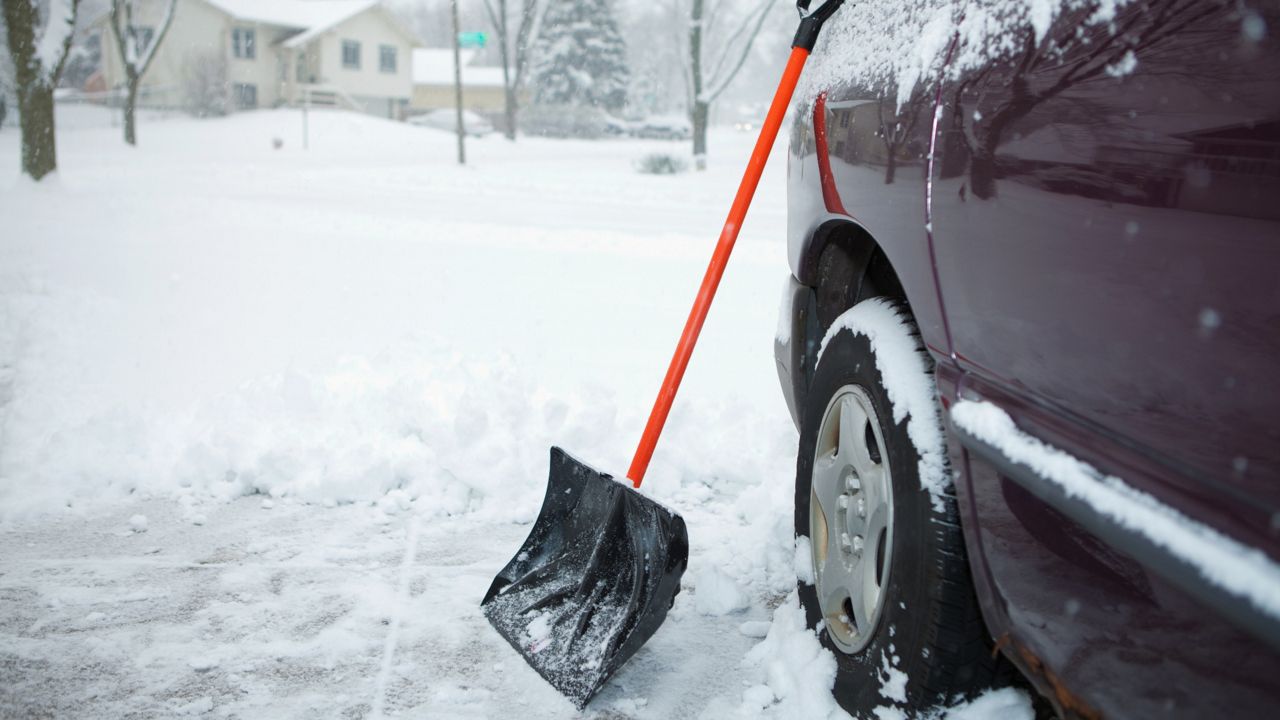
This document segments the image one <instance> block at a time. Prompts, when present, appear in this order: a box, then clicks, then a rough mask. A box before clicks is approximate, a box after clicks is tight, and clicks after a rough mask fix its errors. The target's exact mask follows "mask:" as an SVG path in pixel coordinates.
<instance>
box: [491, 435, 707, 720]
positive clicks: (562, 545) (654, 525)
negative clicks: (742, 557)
mask: <svg viewBox="0 0 1280 720" xmlns="http://www.w3.org/2000/svg"><path fill="white" fill-rule="evenodd" d="M688 562H689V534H688V532H687V531H686V530H685V526H684V520H683V519H681V517H680V516H679V515H676V514H675V513H673V512H671V511H670V510H668V509H667V508H665V507H662V506H661V505H659V504H658V503H656V502H654V501H653V500H650V499H648V498H646V497H645V496H643V495H641V494H640V493H638V492H636V491H635V490H633V489H632V488H630V487H629V486H627V485H624V484H623V483H620V482H618V481H616V480H614V479H613V477H612V476H610V475H606V474H604V473H601V472H597V471H596V470H593V469H591V468H590V467H587V466H586V465H583V464H582V463H580V462H578V461H577V460H575V459H574V458H572V457H570V456H569V454H568V453H566V452H565V451H563V450H561V449H560V448H557V447H553V448H551V474H550V477H549V478H548V480H547V497H546V499H545V500H544V501H543V503H542V512H541V513H539V514H538V520H537V522H535V523H534V524H533V529H532V530H531V531H530V532H529V538H528V539H527V540H525V541H524V545H522V546H521V547H520V552H518V553H516V557H515V559H514V560H512V561H511V562H510V563H508V564H507V566H506V567H505V568H503V569H502V572H500V573H498V577H496V578H494V580H493V585H492V586H490V588H489V592H488V593H486V594H485V596H484V600H482V601H481V602H480V606H481V607H482V608H483V609H484V614H485V616H486V617H488V618H489V622H490V623H492V624H493V626H494V627H495V628H497V630H498V632H499V633H500V634H501V635H502V637H504V638H506V639H507V642H509V643H511V646H512V647H514V648H515V649H516V652H518V653H520V654H521V655H522V656H523V657H524V659H525V660H526V661H527V662H528V663H529V664H530V665H532V666H533V668H534V669H535V670H537V671H538V674H540V675H542V677H544V678H546V680H547V682H549V683H551V684H552V685H553V686H554V687H555V688H556V689H557V690H559V691H560V692H562V693H564V694H565V696H566V697H568V698H569V700H571V701H572V702H573V704H574V705H576V706H578V709H582V708H583V707H585V706H586V704H587V703H588V702H589V701H590V700H591V698H592V697H593V696H594V695H595V694H596V692H597V691H599V690H600V687H601V686H602V685H604V683H605V681H606V680H608V679H609V677H610V676H612V675H613V673H614V672H616V671H617V670H618V668H620V667H622V665H623V664H624V663H626V661H627V660H628V659H630V658H631V656H632V655H634V654H635V652H636V651H637V650H639V649H640V646H641V645H644V643H645V641H647V640H648V639H649V638H650V636H652V635H653V633H654V632H655V631H657V629H658V626H660V625H662V621H663V620H665V619H666V617H667V610H669V609H670V608H671V605H672V603H673V602H675V596H676V593H678V592H679V591H680V576H681V575H683V574H684V569H685V566H686V565H687V564H688Z"/></svg>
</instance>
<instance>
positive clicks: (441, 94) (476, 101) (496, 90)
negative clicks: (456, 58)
mask: <svg viewBox="0 0 1280 720" xmlns="http://www.w3.org/2000/svg"><path fill="white" fill-rule="evenodd" d="M476 54H477V53H476V51H475V50H470V49H468V50H463V51H462V52H461V58H460V59H461V61H462V62H461V64H462V107H463V109H465V110H471V111H474V112H478V113H480V114H481V115H485V116H488V117H494V118H496V117H497V116H500V115H501V114H502V112H503V109H504V108H505V107H506V95H505V91H504V90H503V88H504V87H505V86H504V85H503V82H502V68H500V67H484V66H476V65H474V64H473V63H474V62H475V59H476ZM454 92H455V91H454V72H453V49H452V48H418V49H416V50H414V51H413V101H412V102H411V103H410V107H411V112H414V113H422V112H427V111H428V110H437V109H440V108H452V107H453V106H454Z"/></svg>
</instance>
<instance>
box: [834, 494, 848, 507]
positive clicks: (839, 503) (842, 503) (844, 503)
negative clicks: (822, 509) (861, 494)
mask: <svg viewBox="0 0 1280 720" xmlns="http://www.w3.org/2000/svg"><path fill="white" fill-rule="evenodd" d="M836 507H838V508H840V509H841V510H848V509H849V496H848V495H841V496H840V497H838V498H836Z"/></svg>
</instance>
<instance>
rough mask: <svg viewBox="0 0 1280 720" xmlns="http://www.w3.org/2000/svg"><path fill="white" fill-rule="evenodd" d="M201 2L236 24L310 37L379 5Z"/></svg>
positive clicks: (368, 1)
mask: <svg viewBox="0 0 1280 720" xmlns="http://www.w3.org/2000/svg"><path fill="white" fill-rule="evenodd" d="M205 2H207V3H209V4H210V5H212V6H214V7H216V8H218V9H219V10H221V11H223V12H225V13H227V14H228V15H230V16H231V17H233V18H236V19H238V20H249V21H252V22H260V23H264V24H267V25H278V26H280V27H285V28H292V29H295V30H302V31H304V32H303V35H312V36H314V34H319V33H322V32H324V31H325V30H328V29H329V28H331V27H333V26H334V25H337V24H338V23H340V22H342V21H343V20H346V19H347V18H349V17H352V16H354V15H358V14H360V13H362V12H364V11H365V10H368V9H369V8H371V7H374V6H375V5H378V4H379V0H205ZM296 37H300V36H296ZM290 40H293V38H290Z"/></svg>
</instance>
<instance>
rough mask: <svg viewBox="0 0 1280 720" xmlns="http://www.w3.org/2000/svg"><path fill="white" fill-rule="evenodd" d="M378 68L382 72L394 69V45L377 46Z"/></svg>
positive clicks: (389, 71) (391, 71) (393, 70)
mask: <svg viewBox="0 0 1280 720" xmlns="http://www.w3.org/2000/svg"><path fill="white" fill-rule="evenodd" d="M378 69H379V70H381V71H382V72H384V73H394V72H395V71H396V48H395V46H394V45H379V46H378Z"/></svg>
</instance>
